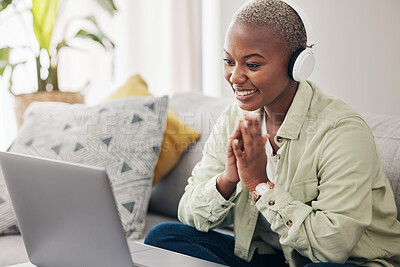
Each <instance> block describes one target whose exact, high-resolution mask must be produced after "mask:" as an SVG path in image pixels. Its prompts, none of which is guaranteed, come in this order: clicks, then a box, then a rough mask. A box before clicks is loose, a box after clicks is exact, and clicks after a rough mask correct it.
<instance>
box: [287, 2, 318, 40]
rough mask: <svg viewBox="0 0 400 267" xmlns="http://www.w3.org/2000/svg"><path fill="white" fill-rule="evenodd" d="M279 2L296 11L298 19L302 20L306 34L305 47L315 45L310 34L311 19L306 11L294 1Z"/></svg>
mask: <svg viewBox="0 0 400 267" xmlns="http://www.w3.org/2000/svg"><path fill="white" fill-rule="evenodd" d="M281 2H284V3H286V4H287V5H288V6H290V7H291V8H292V9H293V10H294V11H296V13H297V15H299V17H300V20H301V21H302V22H303V25H304V28H305V30H306V35H307V43H306V46H307V47H312V46H313V45H315V41H314V39H313V36H312V25H311V21H310V19H309V18H308V16H307V14H306V12H304V10H303V9H302V8H300V7H299V6H298V5H297V4H296V3H294V2H293V1H291V0H281Z"/></svg>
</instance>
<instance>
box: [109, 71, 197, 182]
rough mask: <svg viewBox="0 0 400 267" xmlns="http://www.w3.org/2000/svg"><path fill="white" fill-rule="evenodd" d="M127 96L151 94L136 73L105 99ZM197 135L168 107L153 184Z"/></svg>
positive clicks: (175, 161)
mask: <svg viewBox="0 0 400 267" xmlns="http://www.w3.org/2000/svg"><path fill="white" fill-rule="evenodd" d="M127 96H151V94H150V93H149V91H148V89H147V84H146V82H145V81H144V80H143V79H142V77H140V75H138V74H136V75H134V76H132V77H130V78H129V79H128V81H127V82H126V84H125V85H123V86H122V87H121V88H119V89H118V90H117V91H115V92H114V93H113V94H111V95H110V96H109V97H108V98H107V99H106V101H107V100H112V99H117V98H122V97H127ZM199 137H200V133H199V132H198V131H196V130H193V129H191V128H190V127H187V126H185V124H184V122H183V121H182V120H181V119H180V118H179V117H178V116H177V115H176V114H175V112H173V111H172V110H171V109H168V115H167V126H166V129H165V132H164V140H163V144H162V147H161V151H160V155H159V157H158V161H157V164H156V168H155V170H154V179H153V186H154V185H155V184H157V183H158V182H159V181H160V180H161V179H162V178H163V177H164V176H165V175H166V174H167V173H169V172H170V171H171V169H172V168H173V167H174V166H175V165H176V164H177V163H178V162H179V159H180V158H181V156H182V154H183V153H184V152H185V151H186V149H187V148H188V147H189V145H191V144H193V143H195V142H196V140H197V139H198V138H199Z"/></svg>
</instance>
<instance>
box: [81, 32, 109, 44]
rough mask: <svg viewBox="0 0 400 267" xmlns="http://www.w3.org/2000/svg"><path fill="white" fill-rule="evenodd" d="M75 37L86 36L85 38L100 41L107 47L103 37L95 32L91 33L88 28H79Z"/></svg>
mask: <svg viewBox="0 0 400 267" xmlns="http://www.w3.org/2000/svg"><path fill="white" fill-rule="evenodd" d="M75 37H80V38H85V39H91V40H93V41H95V42H98V43H99V44H101V45H102V46H103V47H104V48H106V45H105V44H104V43H103V40H102V37H101V36H99V35H97V34H94V33H90V32H88V31H86V30H79V31H78V32H77V33H76V34H75Z"/></svg>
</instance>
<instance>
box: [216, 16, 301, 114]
mask: <svg viewBox="0 0 400 267" xmlns="http://www.w3.org/2000/svg"><path fill="white" fill-rule="evenodd" d="M224 46H225V49H224V50H225V51H224V76H225V79H226V80H227V81H228V82H229V84H230V85H231V87H232V89H233V92H234V93H235V95H236V99H237V101H238V103H239V106H240V108H242V109H244V110H248V111H252V110H256V109H258V108H260V107H263V106H265V107H267V109H268V108H270V109H272V110H273V109H274V108H278V109H277V110H280V108H279V106H280V105H281V104H282V103H287V102H288V101H289V103H288V104H290V103H291V101H292V99H293V96H294V92H295V90H296V88H297V83H296V82H294V81H293V80H291V79H290V78H289V75H288V64H289V59H290V57H289V53H288V52H287V51H286V49H285V47H284V44H283V42H282V41H281V40H280V39H279V38H277V37H276V34H274V33H273V32H272V31H271V30H269V29H268V28H266V27H262V26H260V27H259V26H253V25H249V24H246V23H238V22H234V23H233V24H231V25H230V27H229V29H228V32H227V34H226V37H225V45H224ZM293 90H294V92H293ZM289 98H290V99H289Z"/></svg>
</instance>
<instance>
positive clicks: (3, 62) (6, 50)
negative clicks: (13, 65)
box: [0, 47, 11, 75]
mask: <svg viewBox="0 0 400 267" xmlns="http://www.w3.org/2000/svg"><path fill="white" fill-rule="evenodd" d="M10 51H11V48H10V47H3V48H0V75H3V74H4V71H5V69H6V68H7V66H9V65H10V61H9V60H10Z"/></svg>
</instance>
